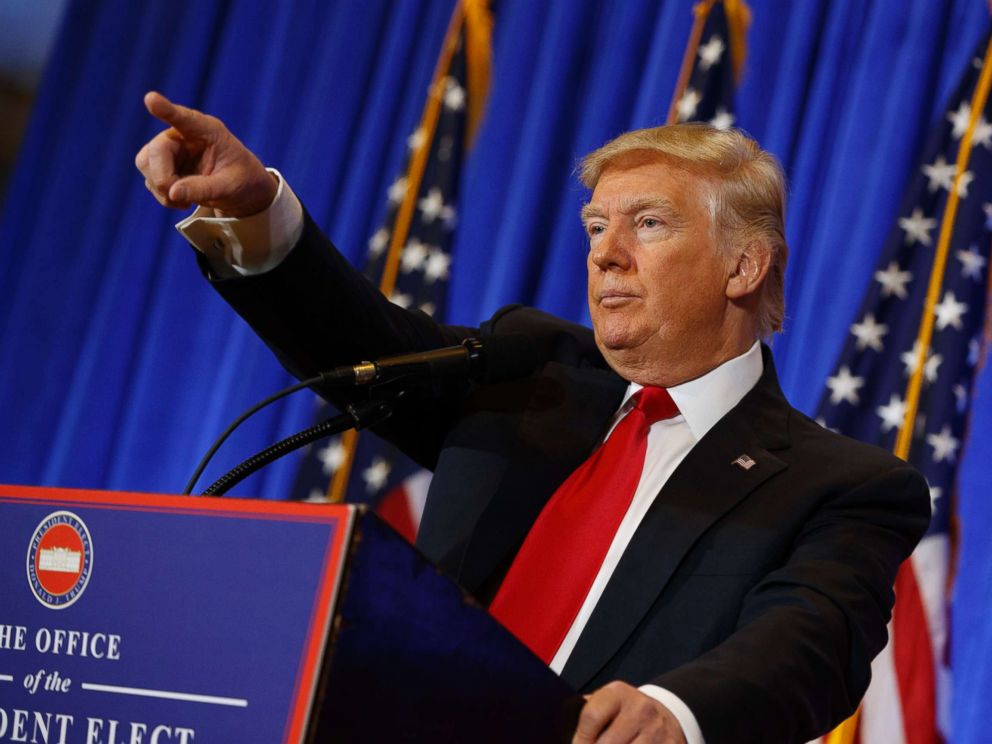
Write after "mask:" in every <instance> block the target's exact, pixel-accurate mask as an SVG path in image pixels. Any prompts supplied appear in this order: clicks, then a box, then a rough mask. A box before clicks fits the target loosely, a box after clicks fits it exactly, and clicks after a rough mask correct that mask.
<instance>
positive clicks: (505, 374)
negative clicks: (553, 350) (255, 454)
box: [320, 333, 541, 385]
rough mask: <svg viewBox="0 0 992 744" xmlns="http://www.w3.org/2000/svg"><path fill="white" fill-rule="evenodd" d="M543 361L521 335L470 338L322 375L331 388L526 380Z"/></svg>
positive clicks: (338, 368)
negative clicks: (436, 380)
mask: <svg viewBox="0 0 992 744" xmlns="http://www.w3.org/2000/svg"><path fill="white" fill-rule="evenodd" d="M540 361H541V359H540V356H539V355H538V353H537V351H536V349H535V344H533V343H531V342H530V340H529V339H528V338H527V336H525V335H523V334H521V333H508V334H504V335H497V336H490V337H489V338H487V339H486V340H485V341H482V340H479V339H477V338H467V339H465V340H464V341H462V343H461V344H459V345H458V346H446V347H444V348H441V349H432V350H430V351H417V352H413V353H410V354H397V355H395V356H388V357H383V358H382V359H379V360H378V361H375V362H361V363H360V364H354V365H351V364H348V365H345V366H343V367H335V368H334V369H331V370H327V371H325V372H321V373H320V377H321V382H323V383H328V384H332V385H369V384H372V383H384V382H392V381H394V380H399V379H410V378H416V377H469V378H471V379H473V380H476V381H478V382H486V383H490V382H500V381H502V380H511V379H514V378H517V377H525V376H526V375H529V374H530V373H531V372H533V371H534V370H535V369H536V368H537V366H538V364H539V363H540Z"/></svg>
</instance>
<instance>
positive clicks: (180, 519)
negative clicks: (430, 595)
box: [0, 486, 354, 744]
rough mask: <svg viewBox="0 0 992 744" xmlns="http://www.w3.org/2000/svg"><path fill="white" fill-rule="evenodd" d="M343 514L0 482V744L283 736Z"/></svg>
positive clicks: (341, 543)
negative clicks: (32, 486) (5, 743)
mask: <svg viewBox="0 0 992 744" xmlns="http://www.w3.org/2000/svg"><path fill="white" fill-rule="evenodd" d="M353 520H354V514H353V510H352V508H351V507H347V506H328V505H316V504H300V503H287V502H266V501H248V500H220V499H209V498H195V497H177V496H156V495H149V494H130V493H108V492H97V491H76V490H66V489H49V488H29V487H23V486H0V742H6V741H12V742H31V744H77V743H78V744H190V743H193V742H234V741H237V742H280V741H281V742H300V741H302V740H303V737H304V735H305V734H306V731H307V727H308V723H309V722H308V716H309V711H310V708H311V703H312V701H313V699H314V694H315V688H316V685H317V682H318V676H319V672H320V667H321V662H322V659H323V657H324V644H325V639H326V638H327V636H328V631H329V626H330V623H331V617H332V611H333V607H334V602H335V596H336V593H337V589H338V584H339V582H340V579H341V575H342V566H343V563H344V558H345V555H346V550H347V545H348V540H349V536H350V532H351V529H352V523H353Z"/></svg>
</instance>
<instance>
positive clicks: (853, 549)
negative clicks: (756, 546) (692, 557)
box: [654, 447, 930, 744]
mask: <svg viewBox="0 0 992 744" xmlns="http://www.w3.org/2000/svg"><path fill="white" fill-rule="evenodd" d="M868 449H870V448H867V447H866V448H864V450H868ZM889 460H890V462H891V463H892V466H890V467H889V468H887V469H886V470H884V471H883V472H880V473H879V474H878V475H877V476H876V477H874V478H872V479H870V480H868V481H867V482H862V483H861V484H859V485H856V486H853V487H849V488H846V489H839V492H838V493H836V494H835V495H833V496H831V497H830V498H829V499H828V500H827V501H826V502H825V504H824V505H823V507H822V508H821V509H820V510H819V511H818V512H816V513H815V514H814V515H813V516H812V518H811V519H810V520H809V521H808V522H807V523H806V525H805V527H804V529H803V531H802V532H801V534H800V535H799V536H798V538H797V539H796V540H795V542H794V546H793V549H792V552H791V555H790V556H789V559H788V561H787V562H786V563H785V564H784V565H782V566H781V567H780V568H778V569H777V570H774V571H772V572H770V573H768V574H767V575H765V576H764V577H763V578H762V579H761V580H760V581H759V583H757V584H756V585H755V586H754V588H753V589H752V590H751V591H750V592H749V593H748V594H747V596H746V597H745V600H744V604H743V607H742V610H741V613H740V615H739V620H738V623H737V627H736V630H735V632H734V633H733V634H732V635H730V636H729V637H728V638H727V639H725V640H724V641H723V642H722V643H720V644H719V645H718V646H716V647H714V648H713V649H711V650H710V651H708V652H706V653H704V654H703V655H702V656H700V657H699V658H697V659H696V660H694V661H692V662H690V663H687V664H684V665H683V666H681V667H678V668H676V669H673V670H671V671H669V672H668V673H666V674H663V675H661V676H660V677H658V678H656V679H655V680H654V683H655V684H658V685H660V686H662V687H665V688H667V689H669V690H671V691H672V692H674V693H675V694H676V695H678V696H679V697H680V698H681V699H682V700H683V701H685V703H686V704H687V705H688V706H689V707H690V708H691V709H692V711H693V713H694V714H695V715H696V717H697V719H698V720H699V722H700V726H701V728H702V730H703V734H704V736H705V738H706V740H707V742H709V743H710V744H714V743H715V742H724V741H735V742H805V741H808V740H810V739H812V738H814V737H815V736H818V735H821V734H823V733H825V732H826V731H828V730H829V729H830V728H831V727H832V726H834V725H836V724H837V723H839V722H840V721H841V720H843V719H844V718H846V717H847V716H849V715H850V714H851V713H853V712H854V710H855V709H856V708H857V705H858V703H859V701H860V700H861V697H862V696H863V695H864V692H865V690H866V688H867V686H868V682H869V680H870V676H871V670H870V664H871V660H872V659H873V658H874V657H875V655H876V654H878V652H879V651H881V649H882V648H883V647H884V646H885V643H886V641H887V634H886V624H887V622H888V620H889V618H890V612H891V607H892V605H893V601H894V595H893V592H892V590H891V589H890V587H891V586H892V585H893V581H894V579H895V576H896V572H897V570H898V569H899V566H900V564H901V562H902V561H903V560H904V559H905V558H906V557H907V556H908V555H909V554H910V552H911V551H912V549H913V547H914V546H915V545H916V542H917V540H918V539H919V538H920V536H921V535H922V534H923V532H924V530H925V529H926V525H927V523H928V521H929V512H930V508H929V497H928V490H927V488H926V483H925V481H924V480H923V478H922V476H920V475H919V473H918V472H916V471H915V470H914V469H912V468H911V467H909V466H907V465H904V464H901V463H900V464H895V463H896V462H897V461H895V460H894V458H889Z"/></svg>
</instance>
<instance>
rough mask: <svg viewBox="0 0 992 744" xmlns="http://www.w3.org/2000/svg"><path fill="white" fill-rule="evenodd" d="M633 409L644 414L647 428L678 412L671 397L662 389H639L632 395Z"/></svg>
mask: <svg viewBox="0 0 992 744" xmlns="http://www.w3.org/2000/svg"><path fill="white" fill-rule="evenodd" d="M634 408H636V409H637V410H638V411H640V412H641V413H643V414H644V418H646V419H647V422H648V426H650V425H651V424H653V423H654V422H655V421H663V420H664V419H668V418H672V417H673V416H675V415H676V414H678V412H679V407H678V406H677V405H675V401H674V400H672V396H671V395H669V394H668V391H667V390H666V389H665V388H663V387H645V388H641V389H640V390H638V391H637V393H636V394H635V395H634Z"/></svg>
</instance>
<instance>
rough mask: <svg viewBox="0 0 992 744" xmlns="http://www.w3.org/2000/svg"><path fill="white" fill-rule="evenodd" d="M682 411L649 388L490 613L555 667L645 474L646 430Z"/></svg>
mask: <svg viewBox="0 0 992 744" xmlns="http://www.w3.org/2000/svg"><path fill="white" fill-rule="evenodd" d="M677 413H678V408H677V407H676V405H675V403H674V402H673V401H672V398H671V396H670V395H669V394H668V391H667V390H665V389H664V388H659V387H650V388H647V387H646V388H643V389H642V390H640V391H638V392H637V393H636V394H635V395H634V408H633V409H632V410H631V411H630V412H629V413H628V414H627V415H626V416H624V417H623V419H621V420H620V423H619V424H617V425H616V427H615V428H614V429H613V432H612V433H611V434H610V437H609V439H607V440H606V441H605V442H604V443H603V444H602V445H600V447H599V448H597V449H596V451H595V452H593V453H592V455H591V456H590V457H589V459H588V460H586V461H585V462H584V463H582V465H580V466H579V467H578V469H577V470H576V471H575V472H573V473H572V474H571V475H570V476H569V477H568V479H567V480H566V481H565V482H564V483H562V484H561V486H559V487H558V490H557V491H555V493H554V495H553V496H552V497H551V499H550V500H549V501H548V503H547V504H546V505H545V506H544V509H542V510H541V513H540V515H538V517H537V521H535V522H534V526H533V527H531V529H530V532H529V533H527V539H526V540H524V544H523V546H522V547H521V548H520V552H518V553H517V556H516V558H514V559H513V564H512V565H511V566H510V570H509V572H507V574H506V578H505V579H503V583H502V585H501V586H500V588H499V591H498V592H497V593H496V598H495V599H493V602H492V604H491V605H490V606H489V612H490V613H491V614H492V615H493V616H494V617H495V618H496V619H497V620H499V621H500V622H501V623H502V624H503V625H504V626H506V628H507V629H508V630H509V631H510V632H511V633H513V634H514V635H515V636H516V637H517V638H518V639H519V640H520V641H522V642H523V643H524V644H525V645H526V646H527V647H528V648H529V649H530V650H531V651H533V652H534V653H535V654H537V655H538V656H540V657H541V658H542V659H544V661H545V663H550V662H551V660H552V659H553V658H554V655H555V653H556V652H557V651H558V647H559V646H560V645H561V642H562V641H563V640H564V638H565V634H566V633H568V629H569V628H571V627H572V623H573V622H574V621H575V617H576V615H578V614H579V609H581V607H582V603H583V602H584V601H585V598H586V594H588V593H589V588H590V587H591V586H592V582H593V581H594V580H595V578H596V574H597V573H599V569H600V567H601V566H602V565H603V559H604V558H605V557H606V553H607V551H608V550H609V548H610V544H611V543H612V542H613V537H614V536H615V535H616V532H617V529H619V527H620V522H621V521H622V520H623V517H624V514H626V513H627V508H628V507H629V506H630V502H631V500H632V499H633V498H634V491H635V490H637V484H638V483H639V482H640V480H641V471H642V470H643V469H644V453H645V451H646V450H647V442H648V429H650V428H651V424H653V423H654V422H655V421H660V420H662V419H666V418H671V417H672V416H675V415H676V414H677Z"/></svg>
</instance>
